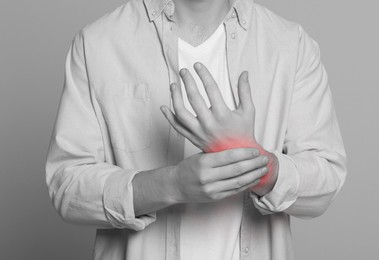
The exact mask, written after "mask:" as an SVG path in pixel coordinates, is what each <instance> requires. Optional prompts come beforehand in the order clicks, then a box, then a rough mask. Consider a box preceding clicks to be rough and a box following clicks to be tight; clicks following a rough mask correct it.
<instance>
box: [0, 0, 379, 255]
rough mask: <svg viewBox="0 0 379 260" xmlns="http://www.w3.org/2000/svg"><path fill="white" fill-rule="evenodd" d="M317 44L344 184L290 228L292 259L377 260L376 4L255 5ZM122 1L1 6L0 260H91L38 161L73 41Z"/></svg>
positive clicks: (88, 236)
mask: <svg viewBox="0 0 379 260" xmlns="http://www.w3.org/2000/svg"><path fill="white" fill-rule="evenodd" d="M259 2H260V3H262V4H264V5H266V6H267V7H269V8H270V9H271V10H273V11H275V12H276V13H277V14H279V15H281V16H283V17H285V18H286V19H288V20H292V21H296V22H298V23H300V24H302V25H303V27H304V28H305V29H306V31H307V32H308V33H309V34H310V35H311V36H312V37H313V38H315V39H316V41H317V42H318V43H319V44H320V47H321V52H322V60H323V63H324V65H325V67H326V69H327V71H328V73H329V79H330V85H331V87H332V92H333V94H334V100H335V105H336V109H337V114H338V116H339V122H340V126H341V129H342V134H343V137H344V141H345V146H346V149H347V152H348V155H349V175H348V179H347V182H346V183H345V186H344V188H343V190H342V191H341V193H340V194H339V196H338V197H337V199H336V201H335V202H334V204H332V206H331V207H330V208H329V210H328V211H327V212H326V213H325V214H324V215H322V216H321V217H319V218H315V219H312V220H306V221H304V220H298V219H293V222H292V227H293V234H294V240H295V246H296V250H297V256H298V259H301V260H303V259H310V260H313V259H314V260H320V259H341V260H342V259H344V260H345V259H370V260H371V259H378V258H377V257H378V242H379V239H378V231H379V230H378V226H379V225H378V219H379V205H378V204H379V203H378V193H377V192H376V191H377V190H378V174H379V173H378V171H377V167H375V165H376V164H377V163H378V153H377V148H378V147H379V144H378V138H377V134H378V133H379V123H378V114H379V113H378V111H379V107H378V103H377V102H376V99H377V98H378V93H379V91H378V88H379V80H378V74H379V71H378V61H379V51H378V49H377V48H378V46H379V42H378V39H379V32H378V27H377V26H378V25H379V19H378V15H377V9H378V4H377V3H376V2H377V1H374V0H362V1H353V0H328V1H326V0H324V1H323V0H317V1H316V0H314V1H305V0H281V1H273V0H271V1H270V0H265V1H264V0H261V1H259ZM122 3H123V1H122V0H107V1H99V0H66V1H57V0H35V1H27V0H19V1H14V0H1V2H0V124H1V125H0V259H4V260H8V259H38V260H44V259H54V260H59V259H90V257H91V253H92V246H93V242H94V234H95V233H94V229H92V228H89V227H80V226H73V225H69V224H66V223H64V222H63V221H62V220H61V219H60V218H59V216H58V214H57V213H56V212H55V210H54V209H53V207H52V204H51V202H50V199H49V197H48V194H47V189H46V187H45V179H44V161H45V157H46V150H47V147H48V142H49V139H50V135H51V130H52V126H53V123H54V118H55V115H56V111H57V106H58V102H59V97H60V94H61V91H62V84H63V65H64V60H65V57H66V54H67V51H68V47H69V44H70V41H71V39H72V38H73V36H74V35H75V34H76V32H77V31H78V30H79V29H80V28H81V27H83V26H84V25H85V24H87V23H89V22H91V21H93V20H95V19H97V18H98V17H100V16H102V15H103V14H105V13H106V12H108V11H111V10H113V9H114V8H116V7H117V6H119V5H121V4H122Z"/></svg>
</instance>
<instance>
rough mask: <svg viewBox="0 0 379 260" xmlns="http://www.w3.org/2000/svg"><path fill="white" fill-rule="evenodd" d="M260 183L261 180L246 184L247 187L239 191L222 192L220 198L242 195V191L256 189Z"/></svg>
mask: <svg viewBox="0 0 379 260" xmlns="http://www.w3.org/2000/svg"><path fill="white" fill-rule="evenodd" d="M259 182H260V179H257V180H255V181H253V182H251V183H248V184H246V185H245V186H242V187H241V188H239V189H235V190H228V191H224V192H220V193H219V196H220V198H221V199H223V198H227V197H230V196H233V195H235V194H238V193H240V192H242V191H244V190H246V189H248V188H251V187H254V186H255V185H257V184H259Z"/></svg>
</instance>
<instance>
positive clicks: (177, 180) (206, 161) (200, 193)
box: [171, 148, 268, 203]
mask: <svg viewBox="0 0 379 260" xmlns="http://www.w3.org/2000/svg"><path fill="white" fill-rule="evenodd" d="M267 161H268V158H267V157H266V156H259V151H258V150H257V149H255V148H240V149H232V150H226V151H222V152H216V153H205V154H204V153H200V154H195V155H193V156H190V157H188V158H186V159H185V160H183V161H182V162H180V163H179V164H178V165H177V166H176V167H175V170H173V171H172V172H171V175H172V176H171V180H173V181H174V185H172V186H175V187H176V190H177V191H176V195H175V197H176V198H177V199H178V202H180V203H191V202H194V203H203V202H212V201H217V200H220V199H223V198H226V197H229V196H232V195H234V194H237V193H239V192H241V191H243V190H245V189H247V188H249V187H252V186H254V185H255V184H256V183H257V182H259V178H261V177H262V176H264V175H265V174H266V173H267V171H268V169H267V167H265V166H266V165H267Z"/></svg>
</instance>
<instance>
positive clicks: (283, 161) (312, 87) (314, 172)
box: [249, 27, 347, 218]
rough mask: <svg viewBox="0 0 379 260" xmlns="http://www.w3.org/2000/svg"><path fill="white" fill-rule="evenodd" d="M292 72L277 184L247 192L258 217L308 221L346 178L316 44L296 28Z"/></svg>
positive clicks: (320, 211)
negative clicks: (281, 215) (281, 214)
mask: <svg viewBox="0 0 379 260" xmlns="http://www.w3.org/2000/svg"><path fill="white" fill-rule="evenodd" d="M299 32H300V34H299V35H300V37H299V50H298V59H297V72H296V76H295V84H294V90H293V95H292V102H291V108H290V113H289V118H288V126H287V132H286V138H285V143H284V146H283V147H284V148H283V151H282V152H277V151H275V152H274V154H275V155H276V156H277V158H278V161H279V172H278V179H277V182H276V183H275V185H274V187H273V189H272V191H271V192H269V193H268V194H266V195H264V196H262V197H259V196H257V195H256V194H254V193H253V192H251V191H250V192H249V195H250V197H251V199H252V200H253V202H254V204H255V206H256V208H257V209H258V210H259V211H260V212H261V213H262V214H272V213H276V212H285V213H287V214H290V215H293V216H296V217H300V218H312V217H316V216H319V215H321V214H322V213H323V212H324V211H325V210H326V209H327V208H328V206H329V205H330V204H331V202H332V201H333V200H334V198H335V196H336V195H337V193H338V192H339V190H340V189H341V187H342V185H343V183H344V181H345V178H346V173H347V171H346V154H345V149H344V145H343V142H342V138H341V134H340V130H339V125H338V122H337V117H336V113H335V109H334V104H333V100H332V95H331V90H330V88H329V85H328V77H327V73H326V71H325V68H324V66H323V65H322V63H321V60H320V49H319V46H318V44H317V43H316V42H315V41H314V40H313V39H312V38H311V37H309V36H308V35H307V33H306V32H305V31H304V30H303V29H302V28H301V27H299Z"/></svg>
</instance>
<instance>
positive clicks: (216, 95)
mask: <svg viewBox="0 0 379 260" xmlns="http://www.w3.org/2000/svg"><path fill="white" fill-rule="evenodd" d="M194 68H195V71H196V73H197V74H198V75H199V78H200V80H201V82H203V85H204V88H205V91H206V92H207V95H208V99H209V102H210V103H211V107H212V111H215V112H216V113H220V114H221V113H224V112H225V111H226V110H227V109H228V107H227V106H226V104H225V102H224V99H223V97H222V94H221V92H220V89H219V88H218V86H217V83H216V81H215V80H214V78H213V77H212V75H211V73H210V72H209V70H208V69H207V67H205V65H203V64H201V63H200V62H196V63H195V64H194Z"/></svg>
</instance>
